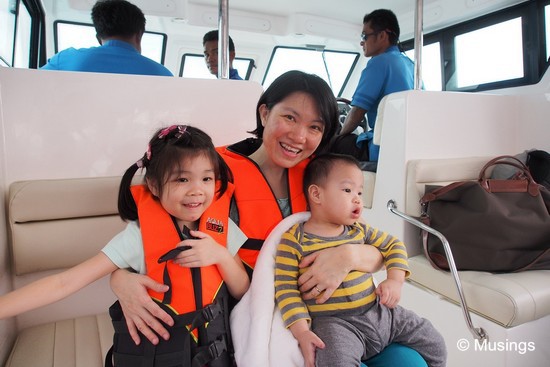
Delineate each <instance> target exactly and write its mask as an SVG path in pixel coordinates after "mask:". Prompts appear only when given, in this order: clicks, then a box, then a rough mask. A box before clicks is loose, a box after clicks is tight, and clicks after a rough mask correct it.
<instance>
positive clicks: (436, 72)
mask: <svg viewBox="0 0 550 367" xmlns="http://www.w3.org/2000/svg"><path fill="white" fill-rule="evenodd" d="M405 54H406V55H407V56H408V57H409V58H410V59H411V60H413V61H414V49H412V50H408V51H405ZM422 82H423V84H424V89H426V90H435V91H440V90H442V85H443V83H442V82H441V44H440V43H439V42H434V43H431V44H429V45H424V46H423V47H422Z"/></svg>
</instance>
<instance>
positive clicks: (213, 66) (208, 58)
mask: <svg viewBox="0 0 550 367" xmlns="http://www.w3.org/2000/svg"><path fill="white" fill-rule="evenodd" d="M202 45H203V47H204V61H205V62H206V66H207V67H208V70H210V74H213V75H214V76H216V77H219V75H218V30H217V29H214V30H213V31H210V32H207V33H206V34H205V35H204V37H203V38H202ZM233 60H235V44H234V43H233V40H232V39H231V37H229V79H234V80H243V78H241V77H240V76H239V72H238V71H237V69H233Z"/></svg>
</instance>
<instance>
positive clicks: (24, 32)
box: [13, 1, 32, 68]
mask: <svg viewBox="0 0 550 367" xmlns="http://www.w3.org/2000/svg"><path fill="white" fill-rule="evenodd" d="M31 26H32V18H31V15H30V13H29V11H28V9H27V8H26V7H25V5H24V4H23V2H22V1H20V2H19V8H18V11H17V33H16V35H15V52H14V60H13V66H14V67H17V68H28V67H29V62H30V50H31Z"/></svg>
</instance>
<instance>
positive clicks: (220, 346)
mask: <svg viewBox="0 0 550 367" xmlns="http://www.w3.org/2000/svg"><path fill="white" fill-rule="evenodd" d="M208 351H209V353H210V355H211V356H212V359H213V360H214V359H217V358H219V357H220V356H221V355H222V354H223V352H225V351H227V345H226V344H225V340H223V339H221V340H220V339H218V340H215V341H213V342H212V343H210V345H208Z"/></svg>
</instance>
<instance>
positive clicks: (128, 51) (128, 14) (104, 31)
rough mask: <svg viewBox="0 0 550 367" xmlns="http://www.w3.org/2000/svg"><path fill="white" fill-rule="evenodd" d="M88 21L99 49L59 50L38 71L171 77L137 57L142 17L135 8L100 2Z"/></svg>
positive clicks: (113, 0) (112, 1)
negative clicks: (91, 23)
mask: <svg viewBox="0 0 550 367" xmlns="http://www.w3.org/2000/svg"><path fill="white" fill-rule="evenodd" d="M92 21H93V23H94V27H95V30H96V33H97V35H96V37H97V40H98V41H99V44H100V45H101V46H99V47H90V48H81V49H75V48H69V49H66V50H63V51H61V52H59V53H57V54H56V55H54V56H53V57H52V58H51V59H49V60H48V63H47V64H46V65H44V66H43V67H42V68H41V69H44V70H64V71H88V72H96V73H118V74H142V75H161V76H173V74H172V73H171V72H170V70H168V69H167V68H165V67H164V66H163V65H161V64H159V63H157V62H156V61H153V60H151V59H149V58H147V57H145V56H143V55H141V37H142V36H143V33H144V32H145V16H144V15H143V12H142V11H141V10H140V9H139V8H138V7H137V6H135V5H134V4H132V3H130V2H128V1H125V0H101V1H98V2H97V3H96V4H95V5H94V7H93V8H92Z"/></svg>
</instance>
